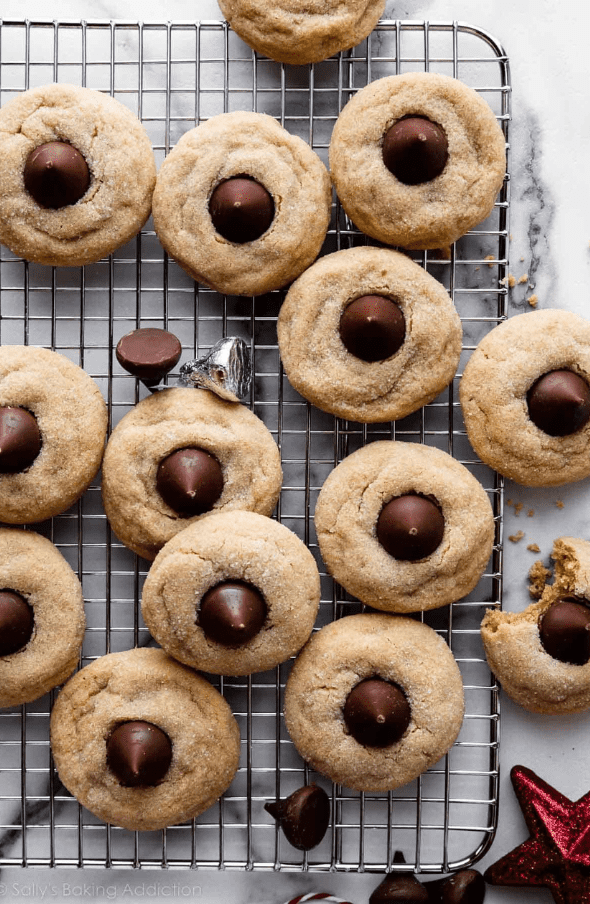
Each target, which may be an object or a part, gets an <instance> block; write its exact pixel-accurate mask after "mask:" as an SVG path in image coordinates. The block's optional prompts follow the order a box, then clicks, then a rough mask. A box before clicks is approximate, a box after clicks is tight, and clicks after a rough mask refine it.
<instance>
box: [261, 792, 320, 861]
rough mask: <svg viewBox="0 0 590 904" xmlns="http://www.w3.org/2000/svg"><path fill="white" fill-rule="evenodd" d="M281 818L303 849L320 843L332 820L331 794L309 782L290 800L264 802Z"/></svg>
mask: <svg viewBox="0 0 590 904" xmlns="http://www.w3.org/2000/svg"><path fill="white" fill-rule="evenodd" d="M264 809H265V810H267V811H268V812H269V813H270V815H271V816H272V817H273V819H276V820H278V822H279V823H280V825H281V828H282V830H283V833H284V835H285V838H286V839H287V841H288V842H289V844H292V845H293V847H295V848H297V849H298V850H300V851H309V850H311V848H314V847H316V846H317V845H318V844H319V843H320V841H321V840H322V838H323V837H324V835H325V834H326V830H327V828H328V824H329V822H330V798H329V797H328V795H327V794H326V792H325V791H324V790H323V788H320V787H319V786H318V785H305V786H304V787H303V788H299V789H298V790H297V791H294V792H293V794H291V795H289V797H287V798H286V800H281V801H277V802H275V803H268V804H265V805H264Z"/></svg>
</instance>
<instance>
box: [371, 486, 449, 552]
mask: <svg viewBox="0 0 590 904" xmlns="http://www.w3.org/2000/svg"><path fill="white" fill-rule="evenodd" d="M444 529H445V520H444V517H443V514H442V512H441V510H440V508H439V506H438V505H437V503H436V502H435V501H433V500H432V499H430V498H427V497H426V496H420V495H418V494H417V493H408V494H405V495H403V496H396V497H394V498H393V499H391V500H390V501H389V502H387V503H386V504H385V505H384V506H383V508H382V509H381V512H380V514H379V518H378V519H377V526H376V533H377V539H378V540H379V542H380V543H381V545H382V546H383V548H384V549H385V550H386V552H388V553H389V555H390V556H393V558H394V559H400V560H403V561H410V562H414V561H417V560H418V559H424V558H426V557H427V556H429V555H431V554H432V553H433V552H434V551H435V549H437V548H438V546H439V545H440V542H441V540H442V538H443V534H444Z"/></svg>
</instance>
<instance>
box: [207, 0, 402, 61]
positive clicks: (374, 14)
mask: <svg viewBox="0 0 590 904" xmlns="http://www.w3.org/2000/svg"><path fill="white" fill-rule="evenodd" d="M219 7H220V9H221V12H222V13H223V15H224V16H225V18H226V19H227V21H228V22H229V24H230V25H231V27H232V28H233V29H234V31H235V32H236V33H237V34H238V35H239V36H240V38H242V40H243V41H245V42H246V44H248V46H249V47H252V48H253V49H254V50H257V51H258V52H259V53H263V54H265V55H266V56H268V57H270V58H271V60H276V61H277V62H280V63H293V64H302V63H317V62H319V61H320V60H326V59H327V58H328V57H330V56H332V55H333V54H335V53H338V51H340V50H348V49H349V48H350V47H354V46H355V45H356V44H359V43H360V42H361V41H362V40H363V38H366V37H367V35H368V34H370V32H371V31H372V30H373V29H374V27H375V26H376V24H377V22H378V21H379V17H380V16H381V14H382V13H383V10H384V8H385V0H347V3H345V4H342V3H341V2H340V0H328V2H326V0H305V2H304V3H303V2H302V0H279V2H272V3H268V2H263V3H261V2H259V0H220V3H219Z"/></svg>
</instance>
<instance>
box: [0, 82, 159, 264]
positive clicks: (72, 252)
mask: <svg viewBox="0 0 590 904" xmlns="http://www.w3.org/2000/svg"><path fill="white" fill-rule="evenodd" d="M155 182H156V164H155V159H154V154H153V151H152V147H151V143H150V140H149V138H148V135H147V133H146V131H145V130H144V128H143V126H142V125H141V123H140V122H139V120H138V119H137V117H136V116H134V115H133V113H131V111H130V110H128V109H127V107H125V106H124V105H123V104H121V103H119V101H116V100H115V99H114V98H112V97H109V96H108V95H106V94H102V93H101V92H100V91H93V90H92V89H90V88H81V87H78V86H76V85H57V84H53V85H44V86H43V87H41V88H32V89H31V90H30V91H24V92H23V93H22V94H19V95H17V96H16V97H15V98H14V99H13V100H11V101H9V102H8V103H7V104H5V106H3V107H2V109H1V110H0V242H2V243H3V244H4V245H6V246H7V247H8V248H10V250H11V251H12V252H13V253H14V254H16V255H18V256H19V257H23V258H25V259H26V260H29V261H35V262H36V263H39V264H52V265H55V266H81V265H82V264H89V263H92V262H94V261H98V260H100V259H101V258H102V257H105V256H106V255H108V254H110V253H111V252H112V251H114V250H115V249H116V248H119V247H120V246H121V245H124V244H125V242H128V241H129V240H130V239H131V238H133V236H134V235H136V234H137V233H138V232H139V230H140V229H141V227H142V226H143V224H144V223H145V222H146V220H147V218H148V216H149V214H150V209H151V202H152V193H153V190H154V185H155Z"/></svg>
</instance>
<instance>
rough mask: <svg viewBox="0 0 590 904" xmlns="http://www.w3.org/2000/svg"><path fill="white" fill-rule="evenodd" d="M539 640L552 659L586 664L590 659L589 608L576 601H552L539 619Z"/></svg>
mask: <svg viewBox="0 0 590 904" xmlns="http://www.w3.org/2000/svg"><path fill="white" fill-rule="evenodd" d="M539 637H540V638H541V643H542V645H543V648H544V649H545V651H546V652H547V653H549V655H550V656H552V657H553V658H554V659H559V661H560V662H570V663H571V664H572V665H585V664H586V663H587V662H588V660H590V608H588V606H586V605H584V603H583V602H581V601H579V600H575V599H559V600H555V602H554V603H552V604H551V605H550V606H549V608H548V609H546V610H545V612H544V613H543V615H542V616H541V617H540V619H539Z"/></svg>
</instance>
